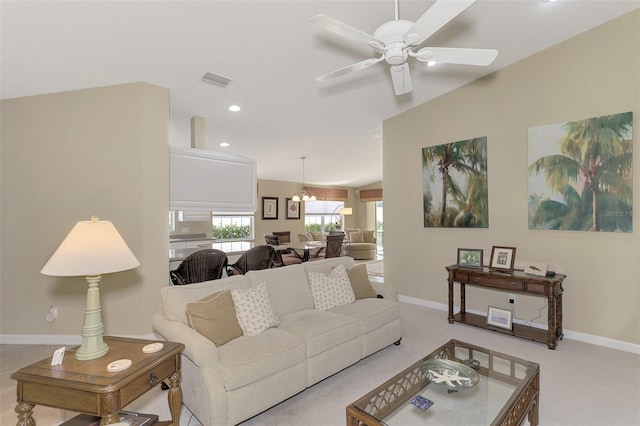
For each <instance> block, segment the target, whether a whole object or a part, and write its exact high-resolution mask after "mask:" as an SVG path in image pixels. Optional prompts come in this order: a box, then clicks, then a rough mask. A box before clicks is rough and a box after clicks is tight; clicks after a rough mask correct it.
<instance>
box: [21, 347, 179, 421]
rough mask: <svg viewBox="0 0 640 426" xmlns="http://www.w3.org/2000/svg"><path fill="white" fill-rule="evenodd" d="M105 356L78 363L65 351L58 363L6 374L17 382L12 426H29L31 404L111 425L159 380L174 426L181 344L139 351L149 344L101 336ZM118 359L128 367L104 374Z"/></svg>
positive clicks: (36, 365) (49, 360) (176, 414)
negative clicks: (106, 348)
mask: <svg viewBox="0 0 640 426" xmlns="http://www.w3.org/2000/svg"><path fill="white" fill-rule="evenodd" d="M104 341H105V342H106V343H107V344H108V345H109V352H108V353H107V354H106V355H104V356H102V357H100V358H96V359H92V360H89V361H78V360H76V359H75V353H74V352H75V350H76V349H77V348H78V347H75V348H72V349H70V350H68V351H67V353H66V354H65V357H64V361H63V362H62V364H60V365H55V366H52V365H51V358H47V359H43V360H42V361H39V362H36V363H35V364H32V365H30V366H28V367H24V368H21V369H20V370H18V371H16V372H15V373H13V374H12V375H11V378H12V379H14V380H17V381H18V386H17V393H18V405H17V406H16V412H17V413H18V426H34V425H35V424H36V423H35V420H34V418H33V417H32V415H33V407H34V406H35V405H37V404H40V405H46V406H49V407H56V408H62V409H65V410H72V411H78V412H81V413H86V414H92V415H95V416H98V417H102V422H101V423H100V424H101V425H107V424H111V423H116V422H118V420H119V417H118V412H119V411H121V410H122V408H123V407H124V406H125V405H127V404H129V403H130V402H131V401H133V400H134V399H136V398H138V397H139V396H141V395H142V394H144V393H145V392H147V391H148V390H150V389H151V388H153V387H154V386H156V385H158V384H159V383H160V382H162V381H163V380H165V379H168V381H169V383H170V389H169V396H168V399H169V409H170V411H171V422H166V423H165V422H160V423H158V424H172V425H178V422H179V415H180V408H181V406H182V391H181V389H180V355H181V354H182V351H183V350H184V345H183V344H182V343H172V342H162V343H163V344H164V347H163V349H162V350H161V351H159V352H156V353H144V352H142V348H143V347H144V346H145V345H147V344H149V343H153V341H150V340H141V339H129V338H124V337H105V338H104ZM119 359H130V360H131V361H132V365H131V367H129V368H128V369H126V370H123V371H120V372H116V373H110V372H108V371H107V365H109V363H111V362H112V361H115V360H119Z"/></svg>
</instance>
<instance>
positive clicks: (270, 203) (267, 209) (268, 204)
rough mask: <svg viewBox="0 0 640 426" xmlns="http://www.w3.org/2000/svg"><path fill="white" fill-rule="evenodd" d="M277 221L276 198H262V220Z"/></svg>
mask: <svg viewBox="0 0 640 426" xmlns="http://www.w3.org/2000/svg"><path fill="white" fill-rule="evenodd" d="M277 219H278V197H262V220H277Z"/></svg>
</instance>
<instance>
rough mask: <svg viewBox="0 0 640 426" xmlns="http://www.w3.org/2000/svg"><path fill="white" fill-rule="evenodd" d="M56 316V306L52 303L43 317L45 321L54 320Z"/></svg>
mask: <svg viewBox="0 0 640 426" xmlns="http://www.w3.org/2000/svg"><path fill="white" fill-rule="evenodd" d="M56 318H58V308H56V307H55V306H53V305H52V306H51V308H49V313H48V314H47V315H46V317H45V319H46V320H47V322H54V321H55V320H56Z"/></svg>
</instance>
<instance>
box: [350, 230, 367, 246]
mask: <svg viewBox="0 0 640 426" xmlns="http://www.w3.org/2000/svg"><path fill="white" fill-rule="evenodd" d="M349 242H351V243H364V239H363V237H362V232H352V233H351V234H349Z"/></svg>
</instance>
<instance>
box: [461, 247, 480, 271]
mask: <svg viewBox="0 0 640 426" xmlns="http://www.w3.org/2000/svg"><path fill="white" fill-rule="evenodd" d="M483 252H484V250H482V249H470V248H459V249H458V267H459V268H472V269H482V266H483V265H482V253H483Z"/></svg>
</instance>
